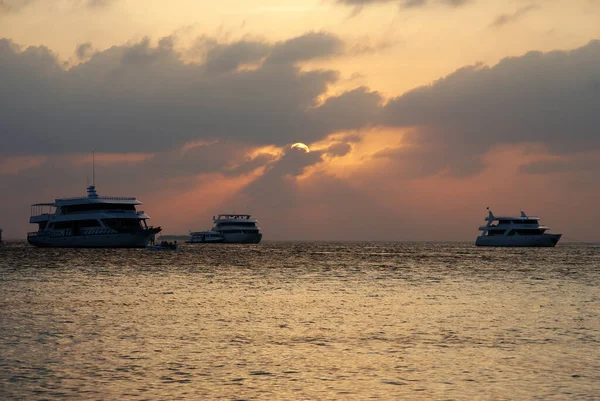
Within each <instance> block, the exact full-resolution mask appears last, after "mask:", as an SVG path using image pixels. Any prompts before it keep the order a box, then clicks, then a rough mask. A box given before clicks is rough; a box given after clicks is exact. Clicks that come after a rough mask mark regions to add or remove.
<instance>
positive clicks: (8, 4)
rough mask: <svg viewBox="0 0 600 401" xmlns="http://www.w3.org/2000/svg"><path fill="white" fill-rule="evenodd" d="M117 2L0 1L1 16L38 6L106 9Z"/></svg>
mask: <svg viewBox="0 0 600 401" xmlns="http://www.w3.org/2000/svg"><path fill="white" fill-rule="evenodd" d="M116 1H117V0H44V1H41V0H0V15H2V14H8V13H18V12H20V11H22V10H23V9H25V8H27V7H29V6H33V5H36V4H43V5H44V6H47V7H48V6H52V5H56V4H61V3H62V4H66V5H69V6H71V7H86V8H89V9H94V8H104V7H107V6H108V5H110V4H112V3H115V2H116Z"/></svg>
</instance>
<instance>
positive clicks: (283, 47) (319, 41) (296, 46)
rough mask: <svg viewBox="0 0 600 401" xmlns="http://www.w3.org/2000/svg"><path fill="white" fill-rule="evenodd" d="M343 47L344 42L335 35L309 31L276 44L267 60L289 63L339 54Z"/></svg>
mask: <svg viewBox="0 0 600 401" xmlns="http://www.w3.org/2000/svg"><path fill="white" fill-rule="evenodd" d="M343 47H344V43H343V42H342V41H341V40H340V39H339V38H338V37H337V36H335V35H332V34H329V33H326V32H310V33H307V34H305V35H302V36H299V37H296V38H293V39H289V40H286V41H285V42H281V43H278V44H276V45H275V47H274V48H273V51H272V53H271V55H270V56H269V58H268V59H267V61H268V62H270V63H286V64H289V63H295V62H298V61H305V60H312V59H315V58H322V57H329V56H334V55H340V54H342V52H343Z"/></svg>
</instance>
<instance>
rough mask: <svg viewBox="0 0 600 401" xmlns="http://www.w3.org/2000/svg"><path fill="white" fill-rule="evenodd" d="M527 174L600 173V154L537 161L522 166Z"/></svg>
mask: <svg viewBox="0 0 600 401" xmlns="http://www.w3.org/2000/svg"><path fill="white" fill-rule="evenodd" d="M519 170H520V171H521V172H523V173H526V174H564V173H567V174H571V173H581V172H584V173H587V172H593V173H594V174H595V176H596V177H597V174H598V173H600V154H598V153H596V154H591V155H589V154H583V155H582V154H577V155H573V156H571V157H563V158H560V159H551V160H537V161H534V162H531V163H527V164H525V165H522V166H520V168H519ZM599 185H600V184H599Z"/></svg>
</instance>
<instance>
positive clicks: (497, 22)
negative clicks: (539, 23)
mask: <svg viewBox="0 0 600 401" xmlns="http://www.w3.org/2000/svg"><path fill="white" fill-rule="evenodd" d="M536 8H539V6H538V5H535V4H530V5H528V6H525V7H521V8H519V9H518V10H517V11H515V12H514V13H512V14H500V15H498V16H497V17H496V18H495V19H494V21H493V22H492V24H491V26H493V27H494V28H501V27H503V26H504V25H507V24H510V23H513V22H516V21H518V20H520V19H521V18H523V16H525V15H526V14H528V13H529V12H531V11H532V10H535V9H536Z"/></svg>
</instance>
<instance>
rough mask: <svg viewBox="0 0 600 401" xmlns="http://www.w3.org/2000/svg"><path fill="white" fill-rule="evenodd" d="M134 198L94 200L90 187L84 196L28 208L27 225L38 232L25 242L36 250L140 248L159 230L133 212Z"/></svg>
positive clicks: (143, 216)
mask: <svg viewBox="0 0 600 401" xmlns="http://www.w3.org/2000/svg"><path fill="white" fill-rule="evenodd" d="M141 204H142V202H140V201H139V200H137V199H136V198H123V197H112V196H98V194H97V193H96V188H95V187H94V186H93V185H90V186H89V187H88V188H87V196H85V197H78V198H64V199H56V200H55V201H54V202H53V203H36V204H34V205H31V218H30V219H29V222H30V223H32V224H38V231H35V232H31V233H28V234H27V241H28V242H29V243H30V244H32V245H35V246H40V247H70V248H95V247H106V248H143V247H145V246H146V245H148V242H149V240H150V239H151V238H153V237H154V235H155V234H157V233H158V232H160V230H161V229H160V227H156V228H155V227H150V226H148V225H147V224H146V220H147V219H149V218H150V217H149V216H148V215H146V214H145V213H144V212H143V211H137V210H136V209H135V207H136V205H141Z"/></svg>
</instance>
